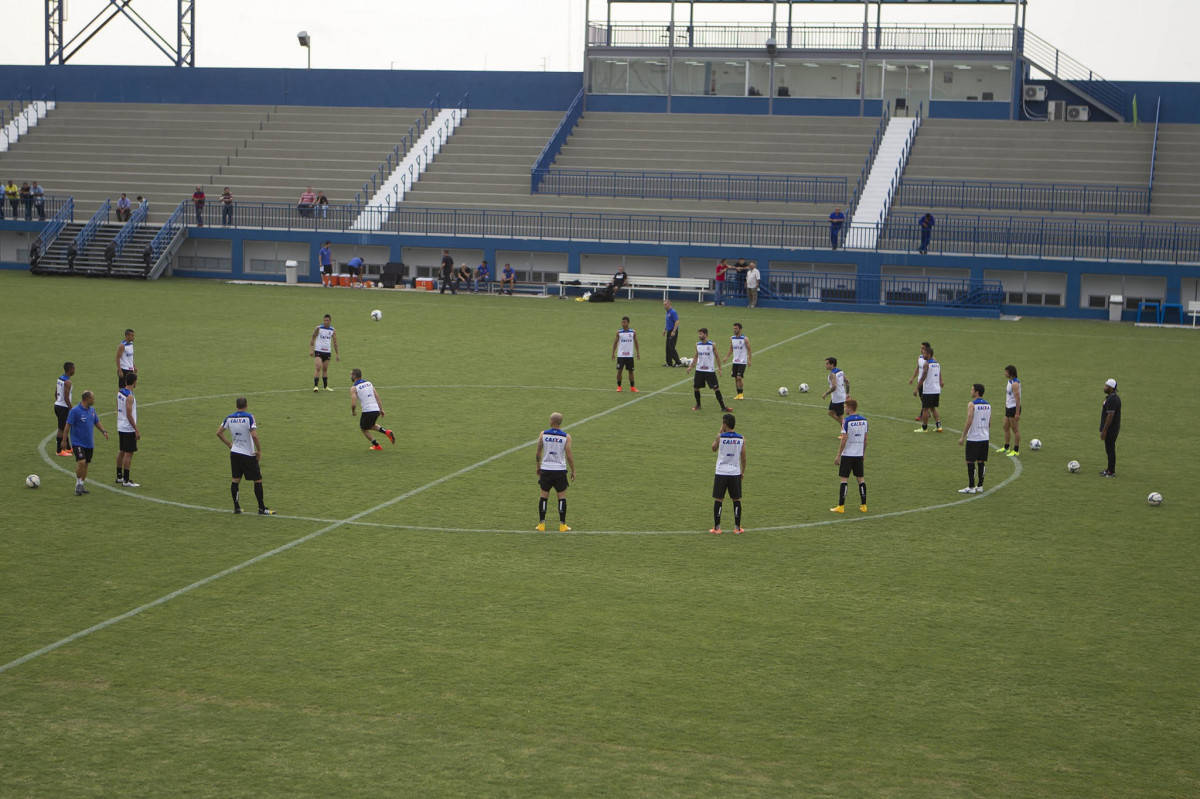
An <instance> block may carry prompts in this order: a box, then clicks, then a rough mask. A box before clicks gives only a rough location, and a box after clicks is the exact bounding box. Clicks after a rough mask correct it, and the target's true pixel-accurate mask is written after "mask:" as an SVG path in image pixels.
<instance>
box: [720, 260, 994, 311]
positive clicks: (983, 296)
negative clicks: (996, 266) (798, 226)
mask: <svg viewBox="0 0 1200 799" xmlns="http://www.w3.org/2000/svg"><path fill="white" fill-rule="evenodd" d="M761 286H762V287H761V293H762V294H763V295H764V296H766V297H770V298H773V299H781V300H790V301H793V302H813V303H815V302H836V303H849V304H865V305H892V306H902V307H924V308H963V309H974V310H994V311H996V312H999V310H1000V306H1001V305H1002V304H1003V302H1004V289H1003V287H1002V286H1001V284H1000V281H998V280H971V279H970V278H935V277H898V276H893V275H860V274H846V273H838V272H784V271H778V270H774V269H771V270H767V271H766V272H764V273H763V278H762V284H761ZM724 293H725V294H726V295H727V296H733V297H741V296H745V293H746V289H745V283H744V281H743V280H742V279H741V276H740V275H739V276H738V277H737V278H736V279H734V280H727V281H726V285H725V290H724Z"/></svg>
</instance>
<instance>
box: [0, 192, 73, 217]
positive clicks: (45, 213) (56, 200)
mask: <svg viewBox="0 0 1200 799" xmlns="http://www.w3.org/2000/svg"><path fill="white" fill-rule="evenodd" d="M34 199H35V200H36V198H34ZM68 203H70V204H71V205H72V206H74V200H73V199H72V198H71V197H70V195H66V196H59V195H52V194H43V195H42V209H41V210H40V211H39V210H38V207H37V203H36V202H35V201H31V203H30V210H29V219H28V220H26V219H25V206H24V204H22V205H21V206H20V210H19V211H18V212H17V213H16V214H14V213H12V206H11V205H9V204H8V200H7V199H5V200H4V202H3V203H2V205H3V209H2V210H0V222H3V221H6V220H12V221H13V222H21V221H29V222H33V221H37V222H45V221H46V218H47V217H51V218H53V217H55V216H57V215H58V212H59V211H61V210H62V208H63V206H64V205H66V204H68Z"/></svg>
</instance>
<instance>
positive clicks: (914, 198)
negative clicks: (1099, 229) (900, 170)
mask: <svg viewBox="0 0 1200 799" xmlns="http://www.w3.org/2000/svg"><path fill="white" fill-rule="evenodd" d="M1152 174H1153V173H1152ZM895 204H896V205H909V206H914V205H915V206H921V207H924V208H978V209H981V210H988V211H994V210H1004V211H1046V212H1056V211H1057V212H1070V213H1082V214H1087V213H1093V214H1148V213H1150V188H1149V187H1147V186H1091V185H1086V184H1066V183H1024V182H1008V181H987V180H914V179H910V178H904V179H903V180H901V181H900V185H899V187H898V189H897V191H896V200H895Z"/></svg>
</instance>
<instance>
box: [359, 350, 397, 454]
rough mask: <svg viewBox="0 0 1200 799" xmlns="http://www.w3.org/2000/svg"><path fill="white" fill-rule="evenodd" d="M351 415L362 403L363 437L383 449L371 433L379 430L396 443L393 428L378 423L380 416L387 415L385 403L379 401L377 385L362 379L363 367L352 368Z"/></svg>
mask: <svg viewBox="0 0 1200 799" xmlns="http://www.w3.org/2000/svg"><path fill="white" fill-rule="evenodd" d="M350 382H351V383H353V385H352V386H350V415H351V416H353V415H354V414H356V413H358V406H359V405H360V404H361V405H362V416H360V417H359V419H358V429H359V430H361V431H362V434H363V437H364V438H366V439H367V441H370V442H371V449H374V450H381V449H383V447H382V446H380V444H379V442H378V441H376V440H375V437H374V436H373V435H371V433H373V432H374V431H376V430H378V431H379V432H381V433H383V434H384V435H385V436H387V437H388V441H390V442H392V443H393V444H395V443H396V436H395V434H394V433H392V431H391V430H388V429H387V428H386V427H382V426H380V425H379V424H377V422H378V420H379V419H380V417H382V416H385V415H386V414H384V412H383V404H382V403H381V402H380V401H379V392H378V391H376V390H375V386H373V385H371V383H370V381H368V380H363V379H362V370H361V369H351V370H350Z"/></svg>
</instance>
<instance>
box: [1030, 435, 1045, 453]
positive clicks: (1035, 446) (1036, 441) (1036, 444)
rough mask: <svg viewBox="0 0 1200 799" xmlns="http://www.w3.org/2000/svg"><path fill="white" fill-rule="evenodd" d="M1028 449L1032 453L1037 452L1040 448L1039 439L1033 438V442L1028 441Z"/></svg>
mask: <svg viewBox="0 0 1200 799" xmlns="http://www.w3.org/2000/svg"><path fill="white" fill-rule="evenodd" d="M1029 448H1030V449H1031V450H1033V451H1034V452H1037V451H1038V450H1039V449H1041V448H1042V440H1041V439H1040V438H1035V439H1034V440H1033V441H1030V442H1029Z"/></svg>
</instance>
